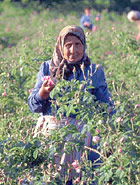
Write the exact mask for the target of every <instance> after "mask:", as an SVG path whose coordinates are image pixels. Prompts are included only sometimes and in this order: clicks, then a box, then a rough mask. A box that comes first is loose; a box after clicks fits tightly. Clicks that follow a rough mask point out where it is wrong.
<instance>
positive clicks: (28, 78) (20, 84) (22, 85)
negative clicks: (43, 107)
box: [0, 5, 140, 185]
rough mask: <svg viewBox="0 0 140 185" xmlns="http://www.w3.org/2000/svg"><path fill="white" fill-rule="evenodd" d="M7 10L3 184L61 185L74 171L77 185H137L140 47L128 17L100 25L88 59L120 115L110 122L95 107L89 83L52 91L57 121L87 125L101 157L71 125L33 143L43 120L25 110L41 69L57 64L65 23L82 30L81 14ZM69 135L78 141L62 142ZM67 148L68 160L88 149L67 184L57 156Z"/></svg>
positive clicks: (0, 110) (0, 108) (1, 39)
mask: <svg viewBox="0 0 140 185" xmlns="http://www.w3.org/2000/svg"><path fill="white" fill-rule="evenodd" d="M2 7H3V9H1V25H0V51H1V52H0V66H1V67H0V125H1V127H0V183H1V184H41V183H42V184H43V183H45V184H50V183H51V184H62V185H63V184H65V182H66V181H67V179H68V174H69V172H70V171H71V170H74V172H75V174H76V177H75V179H74V181H73V183H74V184H84V183H86V184H91V182H92V181H94V182H95V184H98V185H103V184H104V185H105V184H109V183H110V184H115V185H116V184H121V185H138V184H139V182H140V167H139V166H140V146H139V144H140V114H139V112H140V94H139V91H140V85H139V82H140V59H139V56H140V43H139V41H138V40H136V39H135V35H136V34H134V33H133V32H135V29H134V28H132V29H133V30H132V31H130V23H129V22H128V20H127V19H126V17H125V15H121V16H119V15H117V14H113V13H110V14H109V13H107V12H106V11H103V12H102V13H101V19H100V21H97V22H96V26H97V27H98V29H97V30H96V32H94V33H87V34H86V39H87V53H88V55H89V56H90V58H91V60H92V61H93V62H94V63H97V64H101V65H102V67H103V68H104V69H105V74H106V80H107V83H108V85H109V90H110V92H111V94H112V99H113V101H114V104H115V106H116V110H117V113H116V114H114V115H112V116H111V117H110V116H109V114H108V111H107V107H106V105H105V104H99V103H98V102H97V103H95V102H94V96H91V95H90V94H89V92H88V89H89V88H91V86H87V87H85V84H84V82H83V83H81V84H80V83H79V82H76V81H75V80H73V81H71V82H66V81H64V80H61V81H59V82H57V84H56V87H55V88H54V90H53V91H52V92H51V96H52V97H54V98H57V101H56V102H53V107H52V108H53V109H54V112H55V110H56V108H57V107H58V106H59V107H60V108H59V109H58V111H57V115H56V116H57V118H58V119H60V118H61V116H62V115H63V114H64V113H66V115H67V116H69V115H70V114H71V113H76V115H77V119H81V120H83V121H85V127H84V129H85V130H88V131H90V132H91V133H92V136H93V140H92V141H93V142H92V144H93V145H98V148H97V150H95V149H93V148H90V147H85V148H84V147H83V142H82V139H83V138H84V137H85V135H84V134H81V135H79V133H78V132H77V129H76V128H75V127H73V126H70V125H69V124H68V122H66V123H65V126H64V127H63V128H61V129H60V130H59V131H58V132H57V133H56V132H55V131H54V132H52V134H51V136H49V139H48V140H46V138H44V137H43V136H42V135H39V136H38V137H34V129H35V125H36V122H37V119H38V117H39V114H33V113H31V112H30V111H29V109H28V107H27V97H28V96H29V93H30V91H31V90H32V88H33V86H34V84H35V80H36V73H37V72H38V70H39V66H40V64H41V63H42V62H43V61H44V60H48V59H50V58H51V56H52V52H53V47H54V44H55V38H56V37H57V35H58V32H59V30H61V28H62V27H64V26H65V25H67V24H78V25H79V17H78V15H76V14H75V15H71V14H68V15H67V16H66V15H65V16H64V15H62V14H57V16H58V17H56V14H55V12H53V11H50V10H44V9H43V8H40V13H38V12H34V11H33V9H32V8H30V9H26V8H25V9H21V8H20V7H17V8H16V9H15V7H14V6H12V5H9V7H8V11H7V6H5V7H4V6H2ZM38 8H39V7H38ZM92 13H95V14H96V12H92ZM21 15H22V16H21ZM110 17H112V18H113V19H114V21H111V19H110ZM60 20H61V25H60ZM21 22H22V25H21ZM29 25H30V26H29ZM116 25H117V26H116ZM124 28H125V29H124ZM85 32H86V30H85ZM73 72H74V71H73ZM63 86H64V87H65V88H62V87H63ZM68 87H71V88H68ZM60 92H61V94H63V97H62V96H60ZM71 97H73V98H71ZM77 110H79V111H77ZM102 110H104V112H103V111H102ZM70 132H71V133H73V134H72V135H73V137H72V139H71V141H70V142H67V143H65V140H64V138H66V136H67V135H68V134H69V133H70ZM77 137H78V138H79V139H76V138H77ZM64 145H65V151H66V152H67V153H70V152H71V150H72V148H74V149H75V150H82V152H83V155H82V159H81V162H80V163H79V162H77V161H75V163H74V164H69V166H68V167H67V169H66V175H65V176H64V177H62V176H61V175H60V173H59V170H58V168H57V166H56V164H55V161H54V158H53V156H54V155H55V156H57V155H58V156H59V155H60V156H61V152H60V148H61V147H64ZM91 151H94V152H96V153H97V154H98V155H99V159H98V160H97V161H95V163H93V164H92V163H91V161H89V160H88V154H89V153H90V152H91ZM80 174H82V176H80Z"/></svg>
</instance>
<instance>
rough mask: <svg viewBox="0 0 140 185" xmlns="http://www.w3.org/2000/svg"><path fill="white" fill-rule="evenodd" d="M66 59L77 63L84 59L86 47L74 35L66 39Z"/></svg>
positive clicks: (64, 50) (64, 53)
mask: <svg viewBox="0 0 140 185" xmlns="http://www.w3.org/2000/svg"><path fill="white" fill-rule="evenodd" d="M63 55H64V58H65V59H66V60H67V61H69V62H72V63H73V62H77V61H79V60H81V59H82V57H83V55H84V45H83V44H82V42H81V41H80V40H79V39H78V37H76V36H74V35H68V36H66V38H65V42H64V48H63Z"/></svg>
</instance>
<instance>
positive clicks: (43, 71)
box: [28, 26, 112, 180]
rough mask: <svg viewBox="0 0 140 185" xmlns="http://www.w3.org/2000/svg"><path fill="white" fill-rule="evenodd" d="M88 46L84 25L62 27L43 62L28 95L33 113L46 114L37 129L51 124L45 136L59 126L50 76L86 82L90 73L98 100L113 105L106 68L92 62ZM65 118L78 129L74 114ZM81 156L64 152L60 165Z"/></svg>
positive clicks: (62, 121)
mask: <svg viewBox="0 0 140 185" xmlns="http://www.w3.org/2000/svg"><path fill="white" fill-rule="evenodd" d="M85 49H86V40H85V34H84V31H83V29H82V28H80V27H78V26H66V27H64V28H63V29H62V30H61V32H60V34H59V37H58V39H57V42H56V46H55V49H54V52H53V55H52V59H51V60H49V61H46V62H44V63H43V64H42V65H41V67H40V71H39V73H38V77H37V82H36V85H35V87H34V89H33V91H32V93H31V94H30V96H29V98H28V105H29V108H30V110H31V111H32V112H37V113H41V114H42V115H43V116H44V117H43V119H42V120H41V121H39V122H38V124H37V127H36V131H35V132H36V133H37V134H38V132H37V130H38V128H39V127H40V124H44V123H46V122H47V124H48V123H49V124H48V125H49V126H47V130H45V128H46V126H44V125H45V124H44V125H43V131H42V132H44V135H46V136H48V135H49V134H48V130H49V129H50V130H51V129H52V128H53V129H54V128H56V127H55V126H56V122H55V121H54V117H53V115H52V111H51V102H50V97H49V94H50V92H51V91H52V89H53V88H55V83H54V82H52V81H51V80H50V77H51V79H55V80H58V79H59V78H60V77H63V78H64V79H65V80H71V79H73V78H76V80H79V81H82V80H84V77H85V76H86V78H90V79H91V80H92V83H93V84H94V87H95V89H94V92H91V93H94V95H95V96H96V98H97V100H99V101H101V102H105V103H108V104H109V105H112V102H111V101H110V100H111V95H110V94H109V92H108V88H107V84H106V81H105V76H104V71H103V69H102V68H101V67H100V66H99V67H98V68H97V65H95V64H91V62H90V59H89V58H88V56H87V55H86V53H85ZM81 65H83V66H84V71H85V76H83V72H82V70H81ZM73 69H75V74H73ZM89 71H90V74H92V75H91V76H88V74H89V73H88V72H89ZM44 76H50V77H47V78H45V80H44V81H42V78H43V77H44ZM65 121H68V122H69V124H71V125H75V126H76V127H77V129H78V124H77V120H75V116H74V115H72V116H70V117H69V118H66V117H64V120H61V123H62V124H63V123H64V122H65ZM81 124H82V125H81V127H80V129H79V130H78V131H79V132H81V131H82V128H83V125H84V123H81ZM44 130H45V131H44ZM86 135H87V137H86V138H85V140H84V143H85V145H86V146H90V143H91V137H92V136H91V134H90V133H89V132H88V133H86ZM69 138H70V137H67V140H69ZM80 157H81V153H80V152H74V151H72V154H70V155H68V156H67V155H66V153H63V155H62V157H61V159H60V160H59V164H64V163H65V162H69V163H72V162H74V160H78V161H80ZM97 158H98V156H97V155H96V154H94V155H92V160H94V159H97ZM71 179H72V175H70V177H69V180H71Z"/></svg>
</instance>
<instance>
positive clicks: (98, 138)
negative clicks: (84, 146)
mask: <svg viewBox="0 0 140 185" xmlns="http://www.w3.org/2000/svg"><path fill="white" fill-rule="evenodd" d="M99 140H100V137H99V136H94V137H93V139H92V141H93V142H94V143H97V142H99Z"/></svg>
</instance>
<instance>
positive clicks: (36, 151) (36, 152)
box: [33, 149, 38, 159]
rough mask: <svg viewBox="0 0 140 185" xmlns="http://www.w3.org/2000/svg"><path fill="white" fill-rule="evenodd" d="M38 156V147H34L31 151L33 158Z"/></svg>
mask: <svg viewBox="0 0 140 185" xmlns="http://www.w3.org/2000/svg"><path fill="white" fill-rule="evenodd" d="M37 156H38V149H35V151H34V152H33V158H34V159H37Z"/></svg>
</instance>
